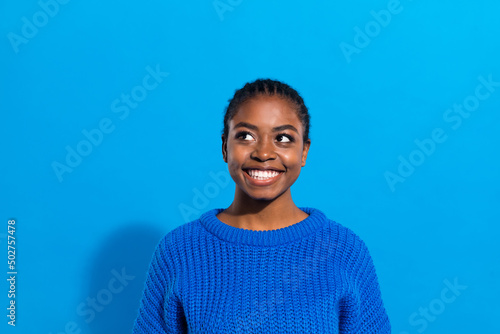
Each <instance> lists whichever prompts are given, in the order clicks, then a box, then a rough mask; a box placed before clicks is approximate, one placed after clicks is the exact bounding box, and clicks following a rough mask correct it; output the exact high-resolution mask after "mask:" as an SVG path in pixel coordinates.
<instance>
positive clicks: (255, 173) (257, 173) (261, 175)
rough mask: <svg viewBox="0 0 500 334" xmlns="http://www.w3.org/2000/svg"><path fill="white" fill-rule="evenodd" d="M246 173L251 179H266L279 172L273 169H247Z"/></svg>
mask: <svg viewBox="0 0 500 334" xmlns="http://www.w3.org/2000/svg"><path fill="white" fill-rule="evenodd" d="M248 174H249V175H250V177H251V178H253V179H257V180H267V179H270V178H273V177H275V176H276V175H278V174H279V172H277V171H274V170H266V171H263V170H258V169H249V170H248Z"/></svg>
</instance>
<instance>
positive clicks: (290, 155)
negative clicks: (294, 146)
mask: <svg viewBox="0 0 500 334" xmlns="http://www.w3.org/2000/svg"><path fill="white" fill-rule="evenodd" d="M281 158H282V160H283V163H284V164H285V165H286V166H287V167H289V168H297V167H300V166H301V165H302V151H300V152H299V151H297V152H295V151H294V152H290V151H288V152H285V153H283V154H282V155H281Z"/></svg>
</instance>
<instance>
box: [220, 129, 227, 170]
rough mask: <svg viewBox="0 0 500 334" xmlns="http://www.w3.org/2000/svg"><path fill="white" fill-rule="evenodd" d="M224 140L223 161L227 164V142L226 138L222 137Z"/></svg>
mask: <svg viewBox="0 0 500 334" xmlns="http://www.w3.org/2000/svg"><path fill="white" fill-rule="evenodd" d="M221 139H222V159H223V160H224V162H225V163H227V141H226V139H225V138H224V135H222V136H221Z"/></svg>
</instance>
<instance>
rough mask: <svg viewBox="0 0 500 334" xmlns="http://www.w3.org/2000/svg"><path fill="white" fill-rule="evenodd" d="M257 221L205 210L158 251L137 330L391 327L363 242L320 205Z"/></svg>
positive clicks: (288, 330) (373, 330)
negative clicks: (268, 225) (291, 220)
mask: <svg viewBox="0 0 500 334" xmlns="http://www.w3.org/2000/svg"><path fill="white" fill-rule="evenodd" d="M300 209H301V210H302V211H304V212H306V213H308V214H309V216H308V217H307V218H306V219H304V220H302V221H300V222H298V223H296V224H293V225H290V226H287V227H285V228H281V229H277V230H270V231H254V230H247V229H242V228H236V227H233V226H230V225H227V224H225V223H223V222H221V221H220V220H219V219H217V217H216V215H217V214H218V213H219V212H221V211H223V209H213V210H210V211H208V212H205V213H204V214H202V215H201V217H200V218H199V219H197V220H194V221H192V222H189V223H186V224H184V225H181V226H179V227H177V228H175V229H174V230H172V231H170V232H169V233H167V234H166V235H165V237H163V238H162V239H161V241H160V242H159V243H158V245H157V247H156V251H155V253H154V255H153V258H152V261H151V264H150V267H149V271H148V275H147V279H146V284H145V289H144V293H143V296H142V300H141V303H140V307H139V310H138V314H137V318H136V320H135V323H134V329H133V333H203V334H205V333H301V334H304V333H314V334H321V333H377V334H378V333H390V332H391V329H390V323H389V319H388V317H387V314H386V311H385V308H384V305H383V303H382V299H381V293H380V288H379V284H378V280H377V276H376V273H375V268H374V266H373V262H372V259H371V257H370V254H369V252H368V249H367V248H366V245H365V243H364V242H363V241H362V240H361V239H360V238H359V237H358V236H357V235H355V234H354V233H353V232H352V231H351V230H350V229H348V228H346V227H344V226H342V225H340V224H338V223H336V222H335V221H332V220H329V219H328V218H327V217H326V216H325V215H324V214H323V213H322V212H321V211H319V210H317V209H313V208H305V207H302V208H300Z"/></svg>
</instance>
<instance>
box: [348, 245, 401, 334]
mask: <svg viewBox="0 0 500 334" xmlns="http://www.w3.org/2000/svg"><path fill="white" fill-rule="evenodd" d="M353 248H354V251H353V252H352V253H351V254H352V258H351V259H350V261H349V267H348V268H347V269H348V270H349V271H351V274H352V276H351V278H350V282H351V284H350V286H351V288H350V289H349V290H350V291H349V293H348V297H347V298H345V300H344V301H343V302H342V303H341V310H340V325H339V327H340V333H377V334H386V333H389V334H390V333H391V324H390V322H389V317H388V316H387V313H386V310H385V308H384V304H383V302H382V296H381V292H380V287H379V284H378V279H377V274H376V272H375V266H374V265H373V261H372V258H371V256H370V253H369V252H368V248H367V247H366V245H365V243H364V242H363V241H362V240H361V239H360V238H359V237H358V236H354V247H353Z"/></svg>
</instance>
